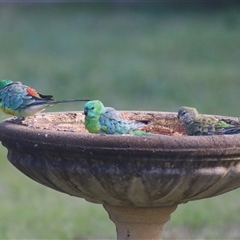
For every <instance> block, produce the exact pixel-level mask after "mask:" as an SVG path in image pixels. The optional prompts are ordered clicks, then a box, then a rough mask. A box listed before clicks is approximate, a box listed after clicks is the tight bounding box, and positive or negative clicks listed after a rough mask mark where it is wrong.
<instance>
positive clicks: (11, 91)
mask: <svg viewBox="0 0 240 240" xmlns="http://www.w3.org/2000/svg"><path fill="white" fill-rule="evenodd" d="M80 101H89V100H60V101H55V100H54V99H53V96H51V95H43V94H40V93H38V92H37V91H36V90H35V89H33V88H30V87H28V86H25V85H23V84H22V83H21V82H13V81H11V80H6V79H4V80H0V108H1V109H2V111H3V112H4V113H6V114H9V115H13V116H16V117H17V118H18V119H19V120H20V121H22V120H24V119H25V118H26V117H29V116H32V115H34V114H36V113H38V112H41V111H43V110H44V109H45V108H47V107H50V106H52V105H55V104H58V103H66V102H80Z"/></svg>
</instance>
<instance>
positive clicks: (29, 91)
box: [27, 88, 39, 97]
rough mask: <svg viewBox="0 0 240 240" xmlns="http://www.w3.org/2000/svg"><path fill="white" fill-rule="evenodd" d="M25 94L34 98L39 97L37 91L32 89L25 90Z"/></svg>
mask: <svg viewBox="0 0 240 240" xmlns="http://www.w3.org/2000/svg"><path fill="white" fill-rule="evenodd" d="M27 93H28V94H29V95H31V96H34V97H39V95H38V93H37V91H36V90H35V89H33V88H27Z"/></svg>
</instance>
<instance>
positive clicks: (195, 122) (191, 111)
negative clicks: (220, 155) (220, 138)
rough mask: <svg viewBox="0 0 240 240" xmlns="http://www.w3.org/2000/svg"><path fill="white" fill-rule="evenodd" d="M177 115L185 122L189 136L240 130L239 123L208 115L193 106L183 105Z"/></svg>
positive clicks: (229, 132) (228, 132)
mask: <svg viewBox="0 0 240 240" xmlns="http://www.w3.org/2000/svg"><path fill="white" fill-rule="evenodd" d="M177 117H178V119H179V120H180V121H181V122H183V124H184V127H185V130H186V132H187V134H188V135H189V136H199V135H221V134H237V133H239V132H240V124H239V123H238V124H237V123H236V124H234V125H233V124H230V123H227V122H226V121H224V120H219V119H217V118H215V117H213V116H209V117H207V116H204V115H202V114H199V113H198V111H197V109H195V108H191V107H184V106H183V107H181V108H180V109H179V110H178V114H177Z"/></svg>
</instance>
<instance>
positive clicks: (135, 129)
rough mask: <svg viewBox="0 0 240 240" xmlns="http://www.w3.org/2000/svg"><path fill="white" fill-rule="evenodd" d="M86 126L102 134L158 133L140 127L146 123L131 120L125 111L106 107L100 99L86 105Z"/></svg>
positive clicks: (148, 134)
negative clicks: (142, 129)
mask: <svg viewBox="0 0 240 240" xmlns="http://www.w3.org/2000/svg"><path fill="white" fill-rule="evenodd" d="M84 115H85V122H84V124H85V128H86V129H87V130H88V131H89V132H90V133H100V134H113V135H122V134H132V135H138V136H152V135H156V134H153V133H149V132H144V131H141V130H140V129H141V128H142V127H143V126H145V125H146V124H145V123H143V122H138V121H135V120H129V119H128V118H127V116H125V115H124V114H123V113H120V112H118V111H116V110H115V109H114V108H111V107H104V105H103V104H102V102H100V101H99V100H94V101H89V102H87V103H86V104H85V105H84Z"/></svg>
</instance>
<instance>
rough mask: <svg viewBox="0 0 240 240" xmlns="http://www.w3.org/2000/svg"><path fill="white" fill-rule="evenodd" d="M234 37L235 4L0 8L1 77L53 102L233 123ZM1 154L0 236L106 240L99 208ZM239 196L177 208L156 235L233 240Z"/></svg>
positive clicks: (109, 230)
mask: <svg viewBox="0 0 240 240" xmlns="http://www.w3.org/2000/svg"><path fill="white" fill-rule="evenodd" d="M239 39H240V8H239V4H217V5H214V4H211V5H208V4H182V5H181V4H176V3H175V4H174V3H172V4H166V3H165V4H164V3H161V4H160V3H158V4H123V3H121V2H116V3H114V4H103V3H94V4H93V3H91V4H83V3H81V4H64V3H58V4H50V3H48V4H44V3H41V4H36V3H28V4H23V3H22V4H17V3H15V4H4V3H2V4H0V75H1V79H4V78H8V79H12V80H14V81H22V82H23V83H24V84H26V85H30V86H31V87H33V88H36V89H37V90H38V91H39V92H41V93H44V94H53V95H54V97H55V98H56V99H70V98H71V99H72V98H90V99H100V100H101V101H102V102H103V103H104V104H105V105H107V106H112V107H115V108H116V109H119V110H157V111H177V110H178V108H179V107H180V106H182V105H187V106H194V107H196V108H197V109H198V110H199V112H201V113H209V114H211V113H212V114H220V115H230V116H240V108H239V107H238V102H239V100H240V96H239V86H240V40H239ZM82 109H83V104H77V105H76V104H66V105H61V106H57V107H54V108H51V109H49V111H67V110H82ZM0 117H1V119H5V118H6V115H4V114H3V113H0ZM0 156H1V161H0V169H1V170H0V173H1V174H0V203H1V204H0V239H30V238H31V239H33V238H34V239H112V238H114V237H115V226H114V225H113V223H112V222H111V221H110V220H109V219H108V216H107V213H106V212H105V211H104V210H103V208H102V206H101V205H96V204H91V203H88V202H86V201H85V200H83V199H77V198H74V197H70V196H68V195H64V194H62V193H58V192H55V191H53V190H51V189H48V188H46V187H43V186H41V185H39V184H38V183H35V182H33V181H32V180H30V179H28V178H27V177H25V176H24V175H23V174H21V173H20V172H19V171H17V170H16V169H15V168H14V167H13V166H12V165H11V164H10V163H9V162H8V161H7V158H6V156H7V151H6V149H5V148H3V147H2V146H1V149H0ZM86 181H87V179H86ZM239 197H240V189H238V190H235V191H232V192H230V193H227V194H224V195H222V196H219V197H214V198H211V199H205V200H200V201H195V202H190V203H187V204H184V205H179V207H178V209H177V210H176V212H175V213H173V214H172V219H171V221H170V222H169V223H168V224H167V225H166V227H165V232H164V238H165V239H239V238H240V230H239V220H240V217H239V212H240V204H239V200H238V199H239Z"/></svg>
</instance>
